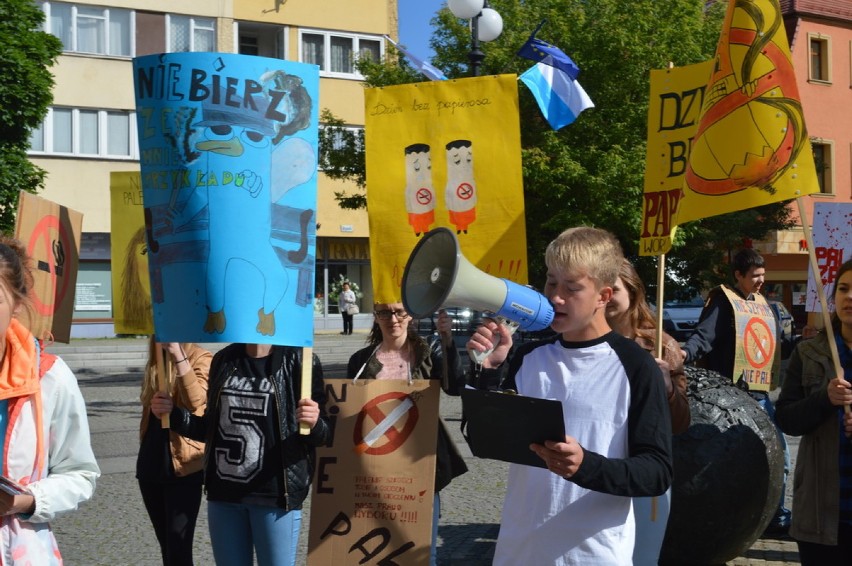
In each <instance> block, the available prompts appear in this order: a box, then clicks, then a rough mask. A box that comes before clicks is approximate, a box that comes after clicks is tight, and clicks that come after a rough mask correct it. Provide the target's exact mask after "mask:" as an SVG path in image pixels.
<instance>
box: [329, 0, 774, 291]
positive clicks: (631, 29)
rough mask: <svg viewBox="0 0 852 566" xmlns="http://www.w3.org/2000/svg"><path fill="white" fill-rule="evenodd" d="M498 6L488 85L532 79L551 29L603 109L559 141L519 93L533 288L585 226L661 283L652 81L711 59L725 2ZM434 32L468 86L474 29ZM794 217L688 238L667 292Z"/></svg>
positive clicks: (672, 266) (725, 219)
mask: <svg viewBox="0 0 852 566" xmlns="http://www.w3.org/2000/svg"><path fill="white" fill-rule="evenodd" d="M490 4H491V5H492V7H494V8H495V9H496V10H497V11H498V12H500V14H501V15H502V17H503V21H504V26H503V34H502V35H501V36H500V37H499V38H498V39H497V40H496V41H494V42H490V43H484V44H482V49H483V51H484V52H485V55H486V56H485V60H484V62H483V66H482V73H483V74H500V73H516V74H520V73H522V72H524V71H526V70H527V69H528V68H529V67H530V66H531V65H532V62H531V61H529V60H527V59H523V58H520V57H518V56H517V55H516V52H517V50H518V49H519V48H520V46H521V45H522V44H523V43H524V41H526V39H527V38H528V36H529V34H530V33H531V32H532V31H533V29H534V28H535V26H536V25H537V24H538V23H539V22H540V21H541V20H543V19H545V20H546V22H545V24H544V26H543V27H542V28H541V31H540V32H539V34H538V37H539V38H540V39H543V40H545V41H548V42H550V43H552V44H554V45H557V46H559V47H560V48H561V49H562V50H563V51H565V52H566V53H568V54H569V55H570V56H571V57H572V58H573V59H574V61H575V62H576V63H577V64H578V65H579V67H580V69H581V72H580V76H579V78H578V80H579V81H580V83H581V84H582V85H583V88H584V89H585V90H586V91H587V92H588V93H589V96H590V97H591V98H592V100H593V101H594V103H595V108H594V109H590V110H587V111H586V112H584V113H583V114H582V115H581V116H580V118H579V119H578V120H577V121H576V122H575V123H574V124H572V125H570V126H567V127H565V128H563V129H561V130H559V131H554V130H552V129H551V128H550V127H549V126H548V124H547V122H546V121H545V120H544V118H543V116H542V115H541V112H540V111H539V108H538V105H537V104H536V102H535V100H534V98H533V97H532V95H531V94H530V93H529V91H528V90H527V89H526V88H525V87H520V123H521V143H522V163H523V178H524V196H525V209H526V224H527V242H528V249H529V254H528V257H529V263H530V266H529V272H530V278H531V282H532V283H533V284H535V285H537V286H540V285H541V284H542V281H543V274H544V266H543V254H542V250H543V249H544V247H545V246H546V245H547V243H548V242H549V241H550V240H551V239H553V237H555V236H556V235H557V234H558V233H559V232H561V231H562V230H563V229H564V228H566V227H569V226H576V225H580V224H586V225H593V226H599V227H602V228H606V229H608V230H611V231H612V232H614V233H615V234H616V235H617V236H618V237H619V239H620V241H621V242H622V245H623V246H624V249H625V252H626V253H627V254H628V255H629V256H632V257H633V258H634V259H636V260H637V263H638V264H639V269H640V271H641V272H642V274H643V276H644V277H645V278H646V281H655V277H654V269H655V268H654V265H655V261H654V260H653V258H638V257H636V254H637V253H638V238H639V226H640V222H641V217H642V193H643V178H644V172H645V142H646V136H647V133H646V128H647V113H648V91H649V77H650V70H651V69H659V68H665V67H666V66H668V65H669V63H673V64H674V65H676V66H681V65H687V64H691V63H696V62H699V61H703V60H706V59H709V58H710V57H712V55H713V53H714V52H715V48H716V43H717V41H718V38H719V32H720V29H721V24H722V19H723V16H724V12H725V7H726V6H725V4H726V3H725V2H716V3H706V2H705V1H704V0H666V1H665V2H660V1H659V0H634V1H632V2H624V1H623V0H595V1H594V2H588V1H587V0H526V1H524V2H518V1H517V0H491V1H490ZM432 23H433V26H434V34H433V36H432V40H431V45H432V48H433V49H434V51H435V54H436V55H435V57H434V58H433V60H432V62H433V64H435V66H437V67H438V68H440V69H442V70H443V71H444V72H445V73H446V74H447V76H449V77H461V76H466V74H467V68H468V60H467V53H468V51H469V49H470V31H469V28H468V27H467V22H466V21H463V20H458V19H457V18H455V17H454V16H453V15H452V13H450V11H449V10H447V9H442V10H441V11H439V12H438V13H437V14H436V16H435V18H434V19H433V20H432ZM360 68H361V71H362V73H364V74H365V76H366V77H367V81H366V82H367V84H368V86H386V85H389V84H400V83H402V82H415V81H420V80H425V79H424V77H422V76H420V75H417V74H415V73H414V72H413V71H412V70H411V69H409V68H407V67H406V66H405V64H404V63H400V60H399V59H398V58H397V57H391V58H389V61H388V62H386V63H384V64H381V63H375V62H369V63H367V64H364V65H360ZM349 149H350V150H351V149H353V148H351V147H350V148H349ZM321 151H322V150H321ZM359 151H360V148H359V149H358V150H357V151H354V152H353V151H349V153H348V157H347V158H346V161H347V162H349V163H360V164H363V152H361V154H359ZM362 170H363V169H362ZM327 172H328V171H327ZM363 180H364V178H362V179H361V181H362V184H361V185H360V186H361V187H363V186H364V185H363ZM349 202H350V204H353V203H355V202H356V201H351V200H350V201H349ZM362 202H363V196H362ZM788 215H789V213H788V211H787V208H786V207H785V206H784V205H783V204H777V205H769V206H765V207H761V208H760V209H754V210H749V211H743V212H742V213H732V214H728V215H724V216H720V217H714V218H709V219H705V220H701V221H697V222H691V223H689V224H688V225H686V226H683V227H681V228H680V229H679V232H678V241H677V244H676V249H674V250H672V253H671V254H669V256H667V259H668V261H667V267H668V270H667V271H668V272H669V273H671V274H673V275H674V281H672V282H671V283H669V284H667V294H674V293H677V292H678V291H680V290H681V289H683V288H686V287H690V286H691V287H702V286H706V285H707V284H708V283H710V282H715V281H717V280H718V278H719V276H720V274H721V273H722V272H723V271H724V270H723V269H722V268H720V267H717V266H719V265H721V264H722V263H723V262H724V261H725V260H726V259H727V255H728V251H729V250H730V249H735V248H738V247H740V246H741V245H742V242H743V240H744V239H746V238H748V239H752V240H758V239H761V238H763V237H764V236H765V235H766V234H767V233H768V232H769V231H771V230H778V229H784V228H786V227H788V226H789V216H788ZM720 234H721V235H722V236H720ZM672 257H673V258H674V259H673V260H672V259H670V258H672Z"/></svg>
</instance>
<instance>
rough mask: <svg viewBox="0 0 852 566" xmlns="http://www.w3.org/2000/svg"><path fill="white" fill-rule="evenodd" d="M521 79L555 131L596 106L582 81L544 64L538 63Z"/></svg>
mask: <svg viewBox="0 0 852 566" xmlns="http://www.w3.org/2000/svg"><path fill="white" fill-rule="evenodd" d="M520 79H521V80H522V81H523V82H524V84H525V85H527V88H529V89H530V92H532V94H533V96H535V100H536V102H538V107H539V108H541V113H542V114H544V117H545V119H546V120H547V122H548V123H549V124H550V127H551V128H553V129H554V130H558V129H559V128H561V127H563V126H567V125H568V124H570V123H572V122H573V121H574V120H576V119H577V116H579V115H580V112H582V111H583V110H585V109H586V108H593V107H594V106H595V105H594V103H593V102H592V99H591V98H589V95H588V94H586V91H584V90H583V87H581V86H580V83H578V82H577V81H575V80H572V79H571V77H570V76H568V74H567V73H565V72H563V71H560V70H559V69H557V68H556V67H552V66H550V65H547V64H545V63H536V65H535V66H533V67H530V69H529V70H528V71H527V72H525V73H524V74H523V75H521V76H520Z"/></svg>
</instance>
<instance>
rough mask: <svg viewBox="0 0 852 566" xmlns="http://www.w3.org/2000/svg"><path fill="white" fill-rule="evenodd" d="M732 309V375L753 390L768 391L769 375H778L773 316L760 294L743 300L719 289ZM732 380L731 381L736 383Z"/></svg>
mask: <svg viewBox="0 0 852 566" xmlns="http://www.w3.org/2000/svg"><path fill="white" fill-rule="evenodd" d="M722 290H723V291H724V292H725V296H727V297H728V300H729V301H730V302H731V305H732V306H733V309H734V326H735V328H736V331H737V339H736V342H735V345H736V348H735V350H734V376H739V375H742V377H743V380H745V382H746V383H747V384H748V387H749V389H751V390H753V391H769V390H770V389H771V388H772V376H773V375H777V374H778V370H779V368H780V358H779V356H778V352H779V350H778V348H777V343H778V342H777V336H776V334H777V333H776V325H777V323H776V322H775V315H774V314H773V313H772V308H771V307H770V306H769V305H768V304H767V302H766V299H764V298H763V296H762V295H757V294H756V295H754V300H753V301H746V300H745V299H743V298H741V297H740V296H739V295H737V294H736V293H734V292H733V291H730V290H728V289H727V288H726V287H724V286H723V287H722ZM736 381H737V379H736V377H735V378H734V382H736Z"/></svg>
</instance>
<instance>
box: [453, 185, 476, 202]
mask: <svg viewBox="0 0 852 566" xmlns="http://www.w3.org/2000/svg"><path fill="white" fill-rule="evenodd" d="M456 196H458V197H459V198H460V199H462V200H468V199H470V198H473V185H471V184H470V183H462V184H460V185H459V186H458V187H456Z"/></svg>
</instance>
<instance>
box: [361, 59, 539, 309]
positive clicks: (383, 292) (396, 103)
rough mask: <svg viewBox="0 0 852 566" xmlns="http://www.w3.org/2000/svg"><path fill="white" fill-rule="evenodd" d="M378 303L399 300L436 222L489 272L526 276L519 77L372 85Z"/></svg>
mask: <svg viewBox="0 0 852 566" xmlns="http://www.w3.org/2000/svg"><path fill="white" fill-rule="evenodd" d="M365 98H366V101H365V102H366V121H365V145H366V148H365V149H366V154H367V158H366V160H367V201H368V202H369V208H368V216H369V221H370V257H371V258H372V271H373V288H374V299H375V301H376V302H378V303H390V302H399V301H400V300H401V290H400V285H401V281H402V275H403V271H404V270H405V264H406V262H407V261H408V257H409V255H410V254H411V251H412V250H413V249H414V246H415V245H416V244H417V242H418V241H419V240H420V238H421V237H422V236H423V235H424V234H425V233H426V232H428V231H429V230H431V229H433V228H437V227H439V226H442V227H446V228H449V229H450V230H452V231H453V233H455V234H456V235H457V238H458V240H459V245H460V248H461V250H462V253H463V254H464V256H465V257H466V258H467V259H468V260H469V261H470V262H471V263H473V264H474V265H476V266H477V267H478V268H479V269H481V270H482V271H485V272H486V273H488V274H490V275H493V276H495V277H500V278H504V279H509V280H511V281H514V282H516V283H520V284H526V282H527V253H526V225H525V222H524V197H523V180H522V175H521V135H520V125H519V118H518V83H517V76H515V75H496V76H486V77H475V78H469V79H460V80H450V81H432V82H424V83H413V84H406V85H398V86H392V87H384V88H372V89H368V90H367V91H366V96H365Z"/></svg>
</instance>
